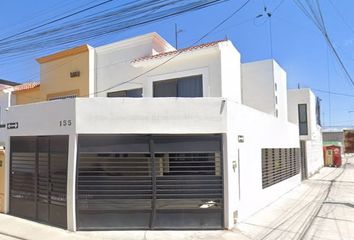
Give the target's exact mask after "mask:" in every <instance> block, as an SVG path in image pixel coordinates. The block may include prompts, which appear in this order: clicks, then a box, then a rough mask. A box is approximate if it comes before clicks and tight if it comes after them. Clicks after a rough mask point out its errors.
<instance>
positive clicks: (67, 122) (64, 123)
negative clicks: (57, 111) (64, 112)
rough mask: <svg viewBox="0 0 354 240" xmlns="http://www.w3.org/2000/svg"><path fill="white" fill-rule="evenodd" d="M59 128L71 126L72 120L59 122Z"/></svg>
mask: <svg viewBox="0 0 354 240" xmlns="http://www.w3.org/2000/svg"><path fill="white" fill-rule="evenodd" d="M59 126H60V127H66V126H71V120H60V121H59Z"/></svg>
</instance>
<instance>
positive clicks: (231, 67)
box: [96, 41, 241, 102]
mask: <svg viewBox="0 0 354 240" xmlns="http://www.w3.org/2000/svg"><path fill="white" fill-rule="evenodd" d="M151 49H152V46H151V44H150V45H149V44H146V42H142V43H141V45H134V47H131V46H129V47H127V48H122V47H121V46H120V45H117V46H112V47H110V46H103V47H100V48H96V65H97V75H96V82H97V84H96V85H97V91H98V92H99V93H98V96H102V97H103V96H106V95H107V92H113V91H119V90H128V89H134V88H143V96H144V97H153V82H154V81H161V80H168V79H174V78H181V77H187V76H191V75H202V76H203V97H225V98H229V99H232V100H233V101H236V102H240V101H241V93H240V92H241V77H240V54H239V52H238V51H237V50H236V48H235V47H234V46H233V45H232V43H231V42H230V41H226V42H221V43H219V44H218V45H215V46H211V47H208V48H203V49H196V50H193V51H192V52H188V51H187V52H184V53H181V54H180V55H177V56H176V57H174V58H172V59H171V60H169V59H170V58H171V57H172V56H167V57H161V58H157V59H149V60H145V61H141V62H136V63H131V62H132V61H133V60H134V59H137V58H141V57H145V56H151V55H152V53H151ZM155 51H156V50H154V51H153V52H155ZM167 60H169V61H168V62H166V61H167ZM165 62H166V63H165ZM156 66H159V67H158V68H157V69H155V70H153V71H151V69H153V68H154V67H156ZM144 72H148V73H146V74H144V75H143V76H140V77H137V76H139V75H140V74H142V73H144ZM131 79H134V80H133V81H131V82H128V83H123V82H126V81H129V80H131ZM112 86H115V87H113V88H111V87H112ZM106 89H109V90H108V91H105V90H106Z"/></svg>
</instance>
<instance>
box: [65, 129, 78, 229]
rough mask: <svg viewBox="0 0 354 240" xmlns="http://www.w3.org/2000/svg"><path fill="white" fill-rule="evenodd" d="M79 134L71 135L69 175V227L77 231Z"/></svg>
mask: <svg viewBox="0 0 354 240" xmlns="http://www.w3.org/2000/svg"><path fill="white" fill-rule="evenodd" d="M77 141H78V140H77V134H71V135H69V154H68V177H67V203H66V204H67V228H68V230H69V231H73V232H74V231H76V203H75V201H76V196H75V195H76V191H75V189H76V188H75V187H76V163H77Z"/></svg>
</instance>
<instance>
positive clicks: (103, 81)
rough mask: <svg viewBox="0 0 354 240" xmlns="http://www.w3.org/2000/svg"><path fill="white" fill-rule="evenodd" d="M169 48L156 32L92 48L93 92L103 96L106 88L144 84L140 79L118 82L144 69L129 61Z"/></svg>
mask: <svg viewBox="0 0 354 240" xmlns="http://www.w3.org/2000/svg"><path fill="white" fill-rule="evenodd" d="M171 50H174V48H173V47H172V46H170V45H169V44H168V43H167V42H164V40H162V38H161V37H160V36H158V35H157V34H156V33H150V34H146V35H142V36H139V37H136V38H131V39H127V40H123V41H119V42H116V43H113V44H109V45H105V46H102V47H97V48H95V52H96V55H95V56H96V57H95V65H96V75H95V78H96V79H95V81H96V84H95V85H96V96H99V97H106V96H107V93H108V92H114V91H119V90H128V89H135V88H141V87H143V81H142V80H143V79H136V80H134V81H132V82H129V83H126V84H124V85H121V86H118V85H119V84H120V83H121V82H124V81H127V80H130V79H132V78H135V77H136V76H138V75H139V74H141V73H142V72H143V69H137V68H135V67H133V66H132V65H131V61H133V60H135V59H138V58H142V57H147V56H152V55H153V54H156V53H160V52H164V51H171ZM108 89H109V90H108ZM106 90H107V91H106ZM143 94H144V96H145V93H143Z"/></svg>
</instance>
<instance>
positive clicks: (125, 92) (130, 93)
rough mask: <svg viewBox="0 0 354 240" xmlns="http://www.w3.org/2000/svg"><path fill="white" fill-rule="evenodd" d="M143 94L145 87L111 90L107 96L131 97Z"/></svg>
mask: <svg viewBox="0 0 354 240" xmlns="http://www.w3.org/2000/svg"><path fill="white" fill-rule="evenodd" d="M142 96H143V89H142V88H136V89H130V90H123V91H117V92H109V93H107V97H129V98H139V97H142Z"/></svg>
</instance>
